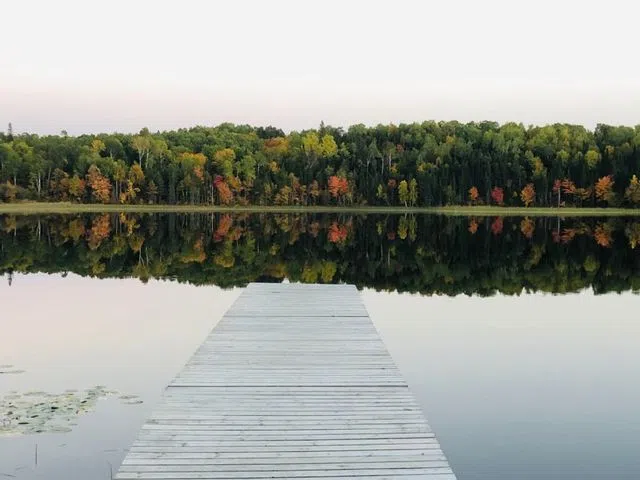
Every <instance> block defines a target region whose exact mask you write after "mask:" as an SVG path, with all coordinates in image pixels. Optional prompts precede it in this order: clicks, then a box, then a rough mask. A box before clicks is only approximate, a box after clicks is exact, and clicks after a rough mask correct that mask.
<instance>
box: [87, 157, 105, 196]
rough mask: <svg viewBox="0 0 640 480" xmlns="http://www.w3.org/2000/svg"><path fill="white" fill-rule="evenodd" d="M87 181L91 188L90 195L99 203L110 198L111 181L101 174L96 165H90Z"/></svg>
mask: <svg viewBox="0 0 640 480" xmlns="http://www.w3.org/2000/svg"><path fill="white" fill-rule="evenodd" d="M87 183H88V184H89V187H90V188H91V196H92V197H93V198H94V199H95V200H96V201H98V202H100V203H108V202H109V200H110V199H111V182H110V181H109V179H108V178H107V177H105V176H104V175H102V173H101V172H100V169H99V168H98V167H97V166H96V165H91V166H90V167H89V171H88V172H87Z"/></svg>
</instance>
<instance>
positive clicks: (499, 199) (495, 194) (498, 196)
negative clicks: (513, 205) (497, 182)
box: [491, 187, 504, 205]
mask: <svg viewBox="0 0 640 480" xmlns="http://www.w3.org/2000/svg"><path fill="white" fill-rule="evenodd" d="M491 199H492V200H493V201H494V202H495V203H496V204H497V205H503V204H504V190H503V189H502V188H500V187H493V190H491Z"/></svg>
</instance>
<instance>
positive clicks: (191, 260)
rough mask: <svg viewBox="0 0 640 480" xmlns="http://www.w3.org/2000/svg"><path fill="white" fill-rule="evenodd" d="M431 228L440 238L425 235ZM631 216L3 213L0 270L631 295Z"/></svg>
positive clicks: (636, 282)
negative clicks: (35, 214)
mask: <svg viewBox="0 0 640 480" xmlns="http://www.w3.org/2000/svg"><path fill="white" fill-rule="evenodd" d="M434 232H437V235H436V234H435V233H434ZM638 246H640V221H638V220H637V219H627V218H607V219H595V218H590V219H584V218H569V219H560V218H530V217H521V218H518V217H506V218H503V217H471V218H465V217H445V216H431V215H389V216H384V215H366V216H362V215H360V216H351V215H349V216H347V215H315V214H314V215H299V214H278V215H271V214H212V215H205V214H142V215H133V214H121V215H118V214H99V215H90V214H87V215H52V216H4V217H0V275H7V276H8V277H7V278H9V281H11V280H12V278H13V275H14V274H16V273H36V272H45V273H62V274H65V275H66V274H67V273H69V272H71V273H75V274H78V275H82V276H89V277H95V278H108V277H115V278H130V277H133V278H139V279H140V280H142V281H143V282H147V281H148V280H149V279H152V278H155V279H166V280H174V281H180V282H189V283H193V284H197V285H203V284H215V285H218V286H221V287H225V288H226V287H232V286H244V285H246V284H247V283H249V282H253V281H261V282H280V281H282V280H283V279H284V278H288V279H290V280H291V281H296V282H307V283H339V282H346V283H353V284H355V285H357V286H358V287H360V288H363V287H369V288H375V289H379V290H398V291H401V292H416V293H422V294H443V295H458V294H467V295H481V296H488V295H493V294H495V293H498V292H500V293H505V294H520V293H522V292H525V291H542V292H552V293H567V292H577V291H580V290H583V289H585V288H592V289H593V290H594V291H595V292H596V293H605V292H613V291H615V292H622V291H635V292H638V291H640V256H639V255H638V250H637V248H638Z"/></svg>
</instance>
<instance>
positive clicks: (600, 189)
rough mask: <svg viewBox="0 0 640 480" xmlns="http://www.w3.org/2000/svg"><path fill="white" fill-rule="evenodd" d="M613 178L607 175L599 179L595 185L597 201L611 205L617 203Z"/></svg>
mask: <svg viewBox="0 0 640 480" xmlns="http://www.w3.org/2000/svg"><path fill="white" fill-rule="evenodd" d="M614 183H615V182H614V181H613V176H612V175H607V176H605V177H601V178H599V179H598V181H597V182H596V185H595V192H596V199H597V200H599V201H600V202H606V203H607V204H609V205H611V204H612V203H614V202H615V192H614V191H613V185H614Z"/></svg>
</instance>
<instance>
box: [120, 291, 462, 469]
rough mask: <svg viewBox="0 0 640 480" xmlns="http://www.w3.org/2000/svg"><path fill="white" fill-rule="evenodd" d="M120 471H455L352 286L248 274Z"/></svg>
mask: <svg viewBox="0 0 640 480" xmlns="http://www.w3.org/2000/svg"><path fill="white" fill-rule="evenodd" d="M185 326H186V327H188V325H185ZM115 478H116V479H118V480H130V479H165V480H168V479H173V480H175V479H240V478H241V479H265V478H300V479H303V478H304V479H327V478H330V479H333V480H335V479H353V478H357V479H377V480H381V479H417V478H427V479H436V480H455V475H454V474H453V472H452V471H451V468H450V467H449V464H448V462H447V459H446V457H445V456H444V454H443V452H442V450H441V449H440V445H439V444H438V441H437V439H436V437H435V435H434V434H433V433H432V431H431V429H430V428H429V425H428V424H427V422H426V420H425V418H424V416H423V414H422V411H421V409H420V407H419V406H418V404H417V403H416V401H415V399H414V398H413V396H412V394H411V392H410V391H409V388H408V387H407V384H406V383H405V381H404V380H403V378H402V375H401V374H400V372H399V371H398V369H397V368H396V366H395V364H394V362H393V360H392V359H391V356H390V355H389V353H388V352H387V350H386V348H385V346H384V344H383V343H382V340H381V339H380V336H379V335H378V332H377V331H376V329H375V327H374V326H373V323H372V322H371V319H370V318H369V316H368V314H367V311H366V309H365V307H364V305H363V303H362V300H361V299H360V295H359V294H358V291H357V290H356V288H355V287H353V286H351V285H299V284H265V283H252V284H250V285H249V286H248V287H247V289H246V290H245V291H244V292H243V293H242V295H241V296H240V297H239V298H238V300H237V301H236V302H235V303H234V304H233V306H232V307H231V308H230V310H229V311H228V312H227V314H226V315H225V316H224V317H223V318H222V320H221V321H220V322H219V323H218V325H217V326H216V327H215V328H214V329H213V331H212V332H211V334H210V335H209V337H208V338H207V339H206V340H205V342H204V343H203V344H202V346H200V348H199V349H198V350H197V351H196V353H195V354H194V355H193V357H192V358H191V359H190V360H189V362H188V363H187V365H186V366H185V367H184V369H183V370H182V371H181V372H180V373H179V374H178V376H177V377H176V378H175V379H174V380H173V381H172V382H171V384H170V385H169V386H168V387H167V389H166V392H165V394H164V396H163V398H162V400H161V401H160V403H159V405H158V406H157V407H156V409H155V411H154V412H153V414H152V415H151V418H149V419H148V420H147V421H146V423H145V424H144V426H143V427H142V430H141V432H140V434H139V436H138V439H137V440H136V442H135V443H134V444H133V446H132V447H131V449H130V451H129V453H128V455H127V457H126V458H125V460H124V462H123V464H122V466H121V467H120V471H119V473H118V474H117V476H116V477H115Z"/></svg>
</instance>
